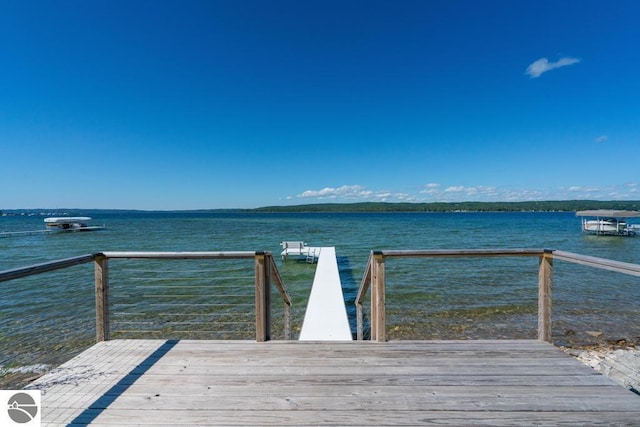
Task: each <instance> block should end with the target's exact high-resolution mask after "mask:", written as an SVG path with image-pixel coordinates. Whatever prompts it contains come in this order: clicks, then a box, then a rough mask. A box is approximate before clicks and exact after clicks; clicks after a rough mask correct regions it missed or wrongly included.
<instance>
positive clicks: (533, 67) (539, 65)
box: [526, 57, 580, 79]
mask: <svg viewBox="0 0 640 427" xmlns="http://www.w3.org/2000/svg"><path fill="white" fill-rule="evenodd" d="M578 62H580V60H579V59H578V58H570V57H565V58H560V59H558V60H557V61H556V62H549V60H548V59H547V58H540V59H538V60H537V61H534V62H532V63H531V64H529V66H528V67H527V71H526V74H527V75H529V76H530V77H531V78H532V79H536V78H538V77H540V76H541V75H542V73H546V72H547V71H551V70H554V69H556V68H561V67H566V66H567V65H572V64H577V63H578Z"/></svg>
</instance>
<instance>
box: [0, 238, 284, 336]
mask: <svg viewBox="0 0 640 427" xmlns="http://www.w3.org/2000/svg"><path fill="white" fill-rule="evenodd" d="M110 259H171V260H176V259H254V269H255V329H256V341H268V340H270V339H271V284H272V279H273V281H274V284H275V286H276V288H277V289H278V291H279V293H280V296H281V298H282V301H283V302H284V338H285V339H291V298H290V296H289V294H288V293H287V290H286V288H285V286H284V283H283V281H282V277H281V276H280V273H279V272H278V268H277V267H276V264H275V262H274V260H273V256H272V255H271V253H270V252H249V251H244V252H101V253H96V254H88V255H81V256H77V257H72V258H66V259H61V260H56V261H51V262H46V263H42V264H37V265H32V266H29V267H22V268H16V269H12V270H6V271H3V272H0V282H3V281H8V280H13V279H18V278H22V277H28V276H33V275H37V274H41V273H46V272H51V271H55V270H61V269H64V268H68V267H72V266H76V265H80V264H86V263H89V262H94V267H95V303H96V340H97V341H104V340H108V339H109V335H110V314H109V260H110Z"/></svg>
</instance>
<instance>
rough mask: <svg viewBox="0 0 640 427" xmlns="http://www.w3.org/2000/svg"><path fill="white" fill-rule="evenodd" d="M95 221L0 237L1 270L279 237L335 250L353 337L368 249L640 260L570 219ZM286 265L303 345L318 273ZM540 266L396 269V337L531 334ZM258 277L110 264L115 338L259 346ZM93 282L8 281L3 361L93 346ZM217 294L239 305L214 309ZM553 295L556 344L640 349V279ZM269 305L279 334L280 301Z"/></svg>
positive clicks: (275, 245) (558, 276)
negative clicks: (82, 228)
mask: <svg viewBox="0 0 640 427" xmlns="http://www.w3.org/2000/svg"><path fill="white" fill-rule="evenodd" d="M87 214H90V215H91V216H92V217H93V221H92V222H93V223H95V224H105V225H106V227H107V228H106V229H105V230H102V231H97V232H89V233H61V234H37V235H21V236H13V237H0V271H2V270H7V269H11V268H16V267H23V266H27V265H32V264H37V263H41V262H45V261H50V260H55V259H61V258H66V257H71V256H76V255H82V254H88V253H95V252H102V251H236V250H241V251H256V250H266V251H271V252H273V253H274V254H275V255H277V254H279V252H280V246H279V244H280V242H281V241H283V240H304V241H305V242H307V243H308V244H309V245H311V246H335V247H336V251H337V255H338V259H339V267H340V274H341V279H342V281H343V288H344V292H345V300H346V304H347V308H348V312H349V315H350V318H351V319H350V320H351V322H352V327H353V330H354V332H355V318H354V316H355V310H354V308H353V300H354V298H355V295H356V292H357V288H358V286H359V284H360V281H361V279H362V275H363V271H364V267H365V264H366V261H367V258H368V256H369V253H370V251H372V250H378V249H469V248H548V249H561V250H565V251H571V252H576V253H580V254H585V255H593V256H599V257H603V258H609V259H613V260H617V261H626V262H631V263H638V264H640V237H635V238H620V237H595V236H586V235H583V234H582V233H581V232H580V220H579V218H577V217H576V216H575V215H574V214H573V213H533V212H531V213H440V214H435V213H380V214H370V213H367V214H363V213H353V214H338V213H332V214H231V213H208V214H188V213H118V214H105V213H93V214H91V213H89V212H88V213H87ZM42 228H43V217H42V216H19V217H11V216H6V217H0V232H2V231H4V232H15V231H25V230H37V229H42ZM276 259H277V263H278V269H279V271H280V273H281V275H282V277H283V279H284V282H285V284H286V286H287V288H288V291H289V293H290V294H291V296H292V298H293V301H294V306H293V331H294V338H295V337H296V333H297V332H298V331H299V328H300V325H301V323H302V318H303V315H304V307H305V305H306V299H307V297H308V294H309V291H310V285H311V282H312V280H313V273H314V267H313V266H312V265H308V264H305V263H297V262H286V263H283V262H282V261H281V260H280V259H279V257H278V256H276ZM537 263H538V260H537V258H535V257H534V258H523V257H516V258H486V259H479V258H472V259H464V258H455V259H446V260H435V259H419V260H416V259H403V260H389V261H388V262H387V274H388V279H387V286H388V290H387V307H388V316H387V317H388V326H387V329H388V335H389V338H390V339H437V338H442V339H473V338H534V337H535V336H536V328H537V320H536V319H537V318H536V310H537V308H536V303H537ZM252 275H253V270H252V263H251V262H249V263H247V262H246V261H243V262H239V261H218V262H215V263H207V262H201V261H188V262H187V261H129V260H112V262H110V278H111V286H112V295H111V298H112V305H113V308H112V319H113V322H112V326H113V329H114V335H113V336H114V337H147V336H152V337H156V336H157V337H163V338H192V337H193V338H198V337H202V338H233V339H251V338H252V333H253V331H252V328H253V324H252V321H253V317H252V316H253V311H252V310H253V306H252V304H253V288H252V286H253V276H252ZM93 287H94V284H93V265H92V264H87V265H82V266H77V267H73V268H70V269H67V270H64V271H61V272H55V273H47V274H43V275H40V276H37V277H34V278H26V279H19V280H14V281H9V282H3V283H0V298H1V299H0V365H2V366H9V365H10V366H23V365H32V364H36V363H45V364H56V363H59V362H61V361H64V360H66V359H68V358H70V357H71V356H73V355H74V354H76V353H78V352H79V351H81V350H83V349H84V348H86V347H87V346H89V345H91V344H92V342H93V340H94V339H95V306H94V293H93ZM213 293H215V294H216V295H226V296H225V298H226V301H231V300H232V301H233V302H234V304H233V305H232V306H228V305H218V302H219V299H215V298H214V297H213V296H212V294H213ZM553 297H554V315H553V320H554V323H553V336H554V341H555V342H556V343H558V344H569V345H579V344H588V343H591V342H594V341H599V342H602V341H609V342H612V341H617V340H626V341H627V342H634V341H640V326H639V325H640V322H639V321H638V320H639V319H640V279H638V278H634V277H629V276H624V275H622V274H618V273H611V272H606V271H602V270H594V269H590V268H587V267H582V266H578V265H573V264H567V263H564V262H560V261H557V262H556V264H555V265H554V293H553ZM184 307H187V308H186V312H185V309H184ZM273 307H274V308H273V311H274V317H275V319H276V322H275V323H276V325H274V335H275V338H279V334H281V328H280V326H278V325H280V322H279V320H280V319H281V316H282V310H281V305H280V304H279V303H278V300H275V301H274V303H273ZM587 331H595V332H602V335H601V336H598V337H593V336H592V334H589V333H587Z"/></svg>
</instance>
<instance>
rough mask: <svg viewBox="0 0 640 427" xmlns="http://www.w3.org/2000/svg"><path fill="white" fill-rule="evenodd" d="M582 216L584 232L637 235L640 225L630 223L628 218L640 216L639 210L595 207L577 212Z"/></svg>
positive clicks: (602, 234)
mask: <svg viewBox="0 0 640 427" xmlns="http://www.w3.org/2000/svg"><path fill="white" fill-rule="evenodd" d="M576 215H577V216H581V217H583V218H582V232H583V233H587V234H595V235H597V236H635V235H636V234H638V233H640V225H638V224H629V223H628V222H627V218H640V212H639V211H625V210H615V209H594V210H586V211H578V212H576Z"/></svg>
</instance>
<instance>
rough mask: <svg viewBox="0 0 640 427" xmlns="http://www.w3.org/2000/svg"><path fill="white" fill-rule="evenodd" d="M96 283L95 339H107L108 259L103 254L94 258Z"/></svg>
mask: <svg viewBox="0 0 640 427" xmlns="http://www.w3.org/2000/svg"><path fill="white" fill-rule="evenodd" d="M94 266H95V284H96V341H98V342H100V341H108V340H109V259H108V258H107V257H106V256H104V255H103V254H97V255H96V256H95V258H94Z"/></svg>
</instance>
